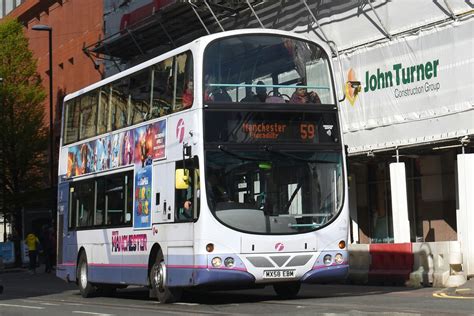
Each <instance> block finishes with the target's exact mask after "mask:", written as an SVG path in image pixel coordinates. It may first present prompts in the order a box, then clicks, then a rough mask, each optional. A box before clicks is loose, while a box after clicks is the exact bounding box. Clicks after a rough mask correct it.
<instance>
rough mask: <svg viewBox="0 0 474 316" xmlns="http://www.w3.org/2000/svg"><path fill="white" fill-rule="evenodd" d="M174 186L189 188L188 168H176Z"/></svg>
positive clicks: (180, 188) (179, 188) (182, 188)
mask: <svg viewBox="0 0 474 316" xmlns="http://www.w3.org/2000/svg"><path fill="white" fill-rule="evenodd" d="M175 179H176V181H175V183H176V185H175V188H176V189H178V190H184V189H187V188H189V170H188V169H176V173H175Z"/></svg>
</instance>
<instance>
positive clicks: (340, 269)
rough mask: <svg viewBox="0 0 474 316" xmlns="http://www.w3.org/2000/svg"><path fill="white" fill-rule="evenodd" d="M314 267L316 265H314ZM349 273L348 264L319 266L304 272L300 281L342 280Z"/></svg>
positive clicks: (322, 281)
mask: <svg viewBox="0 0 474 316" xmlns="http://www.w3.org/2000/svg"><path fill="white" fill-rule="evenodd" d="M315 268H316V267H315ZM348 274H349V265H348V264H341V265H333V266H328V267H323V268H322V267H320V268H316V269H313V270H311V271H308V272H306V274H305V275H303V277H302V278H301V279H300V281H301V282H302V283H324V282H331V283H332V282H338V281H344V280H345V279H346V278H347V275H348Z"/></svg>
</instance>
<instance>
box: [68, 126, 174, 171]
mask: <svg viewBox="0 0 474 316" xmlns="http://www.w3.org/2000/svg"><path fill="white" fill-rule="evenodd" d="M165 142H166V120H161V121H159V122H155V123H153V124H148V125H145V126H141V127H138V128H136V129H133V130H128V131H125V132H122V133H117V134H113V135H110V136H104V137H101V138H98V139H95V140H92V141H90V142H86V143H83V144H79V145H75V146H71V147H69V149H68V166H67V172H66V176H67V177H68V178H69V177H75V176H81V175H86V174H89V173H92V172H101V171H106V170H109V169H113V168H118V167H121V166H128V165H133V164H134V163H135V161H136V160H137V159H139V160H142V163H143V165H144V162H145V160H146V159H152V160H153V159H163V158H165V157H166V155H165Z"/></svg>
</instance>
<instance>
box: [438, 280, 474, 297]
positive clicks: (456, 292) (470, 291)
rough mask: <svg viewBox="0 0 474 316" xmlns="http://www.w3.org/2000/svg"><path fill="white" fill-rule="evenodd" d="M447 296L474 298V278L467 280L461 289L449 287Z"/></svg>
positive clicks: (446, 291)
mask: <svg viewBox="0 0 474 316" xmlns="http://www.w3.org/2000/svg"><path fill="white" fill-rule="evenodd" d="M444 292H445V293H446V294H447V295H450V296H458V297H466V298H467V297H469V298H471V297H472V298H474V278H471V279H470V280H467V282H466V283H464V284H463V285H461V286H460V287H449V288H446V289H445V290H444Z"/></svg>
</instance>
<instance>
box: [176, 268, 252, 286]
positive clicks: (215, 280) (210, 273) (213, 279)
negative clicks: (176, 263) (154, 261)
mask: <svg viewBox="0 0 474 316" xmlns="http://www.w3.org/2000/svg"><path fill="white" fill-rule="evenodd" d="M167 270H168V271H167V273H168V276H167V279H168V282H169V283H168V284H169V285H170V286H183V285H193V286H227V285H229V284H232V285H233V286H251V285H253V284H255V277H254V276H253V275H251V274H250V273H248V272H246V271H240V270H231V269H209V268H197V269H196V268H195V269H183V268H168V269H167ZM186 270H188V271H186ZM191 275H192V280H190V279H189V278H187V277H188V276H191ZM183 277H184V278H187V279H183Z"/></svg>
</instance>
